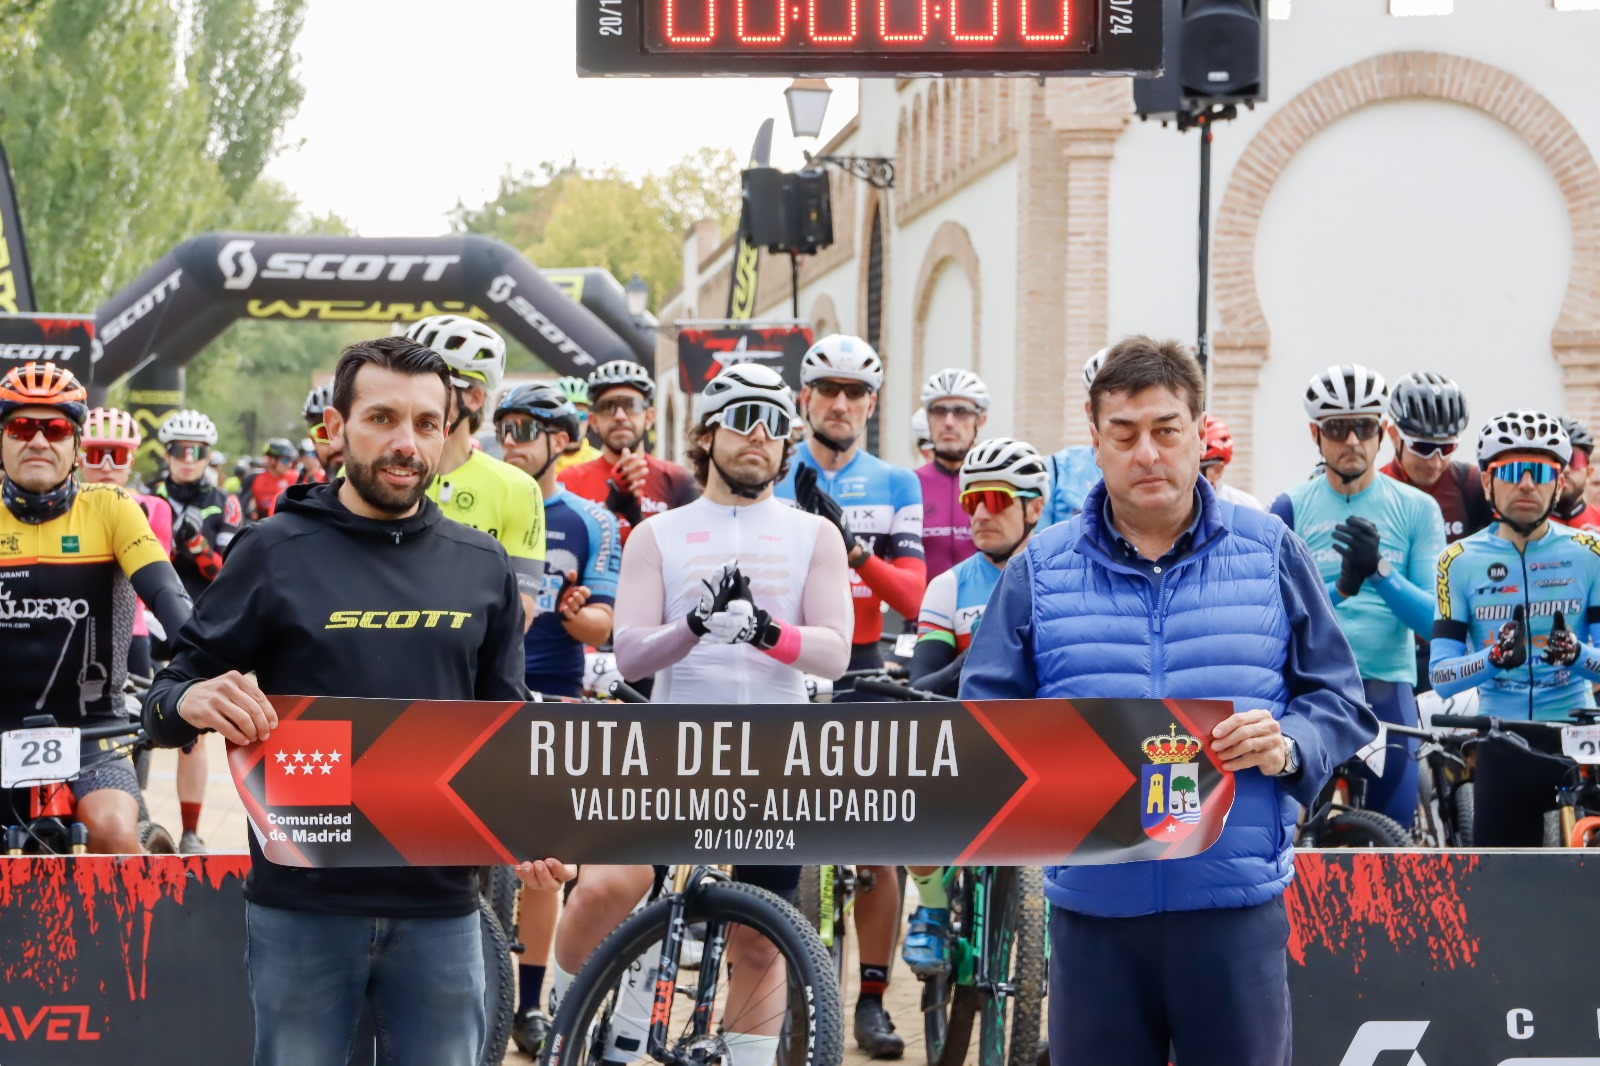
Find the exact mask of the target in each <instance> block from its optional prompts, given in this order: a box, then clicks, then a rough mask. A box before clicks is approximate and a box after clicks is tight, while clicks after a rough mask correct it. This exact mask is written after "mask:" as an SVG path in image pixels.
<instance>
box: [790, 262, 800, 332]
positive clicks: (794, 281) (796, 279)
mask: <svg viewBox="0 0 1600 1066" xmlns="http://www.w3.org/2000/svg"><path fill="white" fill-rule="evenodd" d="M789 307H790V309H791V311H792V312H793V315H792V317H793V318H794V320H795V321H797V322H798V321H799V320H800V257H799V256H798V255H795V254H794V253H793V252H790V253H789Z"/></svg>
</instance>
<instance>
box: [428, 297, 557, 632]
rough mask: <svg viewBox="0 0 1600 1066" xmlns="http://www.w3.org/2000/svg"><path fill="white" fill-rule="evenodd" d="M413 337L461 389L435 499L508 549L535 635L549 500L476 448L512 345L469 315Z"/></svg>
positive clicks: (431, 322) (436, 320) (443, 318)
mask: <svg viewBox="0 0 1600 1066" xmlns="http://www.w3.org/2000/svg"><path fill="white" fill-rule="evenodd" d="M406 336H408V337H410V338H411V339H412V340H414V341H416V342H417V343H418V344H425V345H427V346H428V347H429V348H432V349H433V350H434V351H436V352H438V353H439V354H440V355H442V356H444V361H445V363H446V364H448V365H449V367H450V374H451V381H452V382H453V383H454V385H455V390H454V391H455V395H454V396H453V397H451V411H450V426H449V433H448V435H447V436H446V438H445V442H444V454H443V455H442V456H441V457H440V459H439V473H438V475H437V476H436V477H435V478H434V479H433V482H432V483H431V484H430V485H429V486H428V498H429V499H430V500H433V501H434V502H435V503H437V504H438V505H439V509H440V510H441V511H443V512H444V515H445V517H446V518H453V519H455V520H456V521H457V522H460V523H461V524H462V525H466V526H471V527H472V528H473V529H476V530H479V531H480V532H483V533H487V534H489V535H490V536H491V537H493V538H494V539H496V540H498V541H499V542H500V544H501V546H502V547H504V548H505V550H506V555H508V556H509V557H510V560H511V569H512V571H513V572H514V573H515V574H516V575H517V591H518V593H519V594H520V595H521V599H522V627H523V629H527V628H528V626H530V625H532V624H533V615H534V602H535V598H536V597H537V596H538V595H539V589H540V586H541V584H542V583H543V581H544V498H543V497H542V496H541V495H540V493H539V483H538V482H537V481H535V480H533V478H531V477H529V476H528V475H527V474H525V473H523V472H522V471H521V470H518V469H517V468H516V467H514V466H512V465H511V464H509V463H503V462H501V461H500V460H499V459H495V458H493V457H492V456H488V455H485V454H483V452H481V451H478V450H476V449H474V448H473V447H472V435H473V434H474V433H476V432H477V431H478V428H479V427H480V426H482V425H483V412H484V409H485V407H486V405H487V404H488V402H489V396H490V395H491V394H493V393H494V392H495V390H497V389H498V388H499V387H500V382H501V379H502V378H504V377H505V371H506V342H505V341H503V340H501V339H500V335H499V334H498V333H496V332H495V331H494V330H492V329H490V328H489V327H488V326H485V325H483V324H482V323H481V322H475V321H473V320H472V319H470V318H465V317H463V316H461V315H434V316H432V317H430V318H424V319H422V320H421V321H420V322H417V323H416V324H415V325H413V326H412V327H411V329H410V330H409V331H407V333H406Z"/></svg>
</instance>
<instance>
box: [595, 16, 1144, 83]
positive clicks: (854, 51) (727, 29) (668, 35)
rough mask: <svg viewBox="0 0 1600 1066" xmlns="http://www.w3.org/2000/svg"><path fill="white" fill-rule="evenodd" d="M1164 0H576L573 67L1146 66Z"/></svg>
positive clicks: (997, 69)
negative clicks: (575, 42)
mask: <svg viewBox="0 0 1600 1066" xmlns="http://www.w3.org/2000/svg"><path fill="white" fill-rule="evenodd" d="M1160 68H1161V0H578V73H579V74H583V75H606V74H634V75H668V76H672V75H676V76H680V77H688V76H695V75H702V74H722V75H730V74H734V75H736V74H746V75H751V76H774V75H800V74H805V75H821V76H830V75H831V76H838V77H861V76H873V75H900V76H910V75H916V74H1152V73H1156V72H1158V71H1159V70H1160Z"/></svg>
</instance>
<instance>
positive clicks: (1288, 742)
mask: <svg viewBox="0 0 1600 1066" xmlns="http://www.w3.org/2000/svg"><path fill="white" fill-rule="evenodd" d="M1299 772H1300V745H1298V744H1296V743H1295V742H1294V737H1291V736H1289V735H1288V734H1287V733H1285V734H1284V736H1283V769H1282V770H1281V771H1280V772H1279V773H1278V774H1277V775H1275V776H1277V777H1293V776H1294V775H1295V774H1297V773H1299Z"/></svg>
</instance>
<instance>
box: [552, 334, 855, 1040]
mask: <svg viewBox="0 0 1600 1066" xmlns="http://www.w3.org/2000/svg"><path fill="white" fill-rule="evenodd" d="M696 415H697V417H696V420H695V424H694V428H693V429H692V430H691V431H690V447H689V459H690V462H691V464H692V466H693V467H694V471H695V477H696V479H697V480H698V481H699V483H700V484H701V486H702V487H703V488H704V495H702V496H701V497H700V498H699V499H697V500H695V501H694V502H692V503H689V504H686V505H684V506H683V507H679V508H677V509H675V510H671V511H663V512H660V513H657V514H654V515H651V516H649V517H648V518H646V519H645V520H644V521H643V522H642V523H640V524H639V525H638V526H637V527H635V529H634V531H633V535H632V536H631V537H630V538H629V539H628V543H627V545H626V546H625V547H624V549H623V553H622V576H621V578H620V580H619V582H618V588H617V610H616V630H615V638H614V643H615V647H616V654H617V668H618V669H619V670H621V672H622V674H623V676H624V677H625V678H627V679H629V680H637V679H639V678H642V677H647V676H650V675H654V676H655V689H654V692H653V693H652V700H653V701H654V702H656V703H702V704H703V703H706V702H717V700H718V698H720V700H721V701H722V702H727V703H736V704H751V703H755V704H762V703H804V702H805V701H806V688H805V683H804V677H803V674H804V673H812V674H816V675H818V676H821V677H826V678H830V679H831V678H837V677H838V676H839V675H841V674H843V673H844V671H845V669H846V667H847V666H848V664H849V659H850V635H851V628H852V624H853V623H852V607H851V600H850V580H849V568H848V564H847V562H846V555H845V547H844V538H843V537H842V536H841V535H840V534H839V532H838V529H837V528H836V527H835V526H834V524H833V523H831V522H828V521H826V520H824V519H822V518H818V517H817V516H815V515H812V514H808V513H806V512H804V511H799V510H796V509H795V508H792V507H789V506H787V505H785V504H783V503H780V502H779V501H778V500H776V499H774V498H773V485H774V483H775V482H776V481H777V480H778V479H779V478H780V477H782V476H783V474H784V472H785V470H786V469H787V468H788V465H789V458H790V456H791V455H792V453H793V451H794V444H793V443H792V436H791V431H792V429H793V427H794V425H795V423H796V422H797V421H798V415H797V413H796V411H795V406H794V399H793V397H792V396H791V395H790V393H789V390H788V388H787V387H786V386H785V385H784V384H783V379H782V377H781V376H779V374H778V373H777V372H776V371H774V370H772V369H770V368H768V367H764V366H759V365H754V364H736V365H734V366H731V367H729V368H727V369H726V370H724V371H722V373H720V374H718V375H717V376H716V377H715V378H714V379H712V381H711V382H710V383H709V384H707V386H706V391H705V392H704V393H703V394H702V395H701V396H700V397H699V399H698V401H697V403H696ZM734 872H735V876H736V877H738V878H739V879H740V880H743V881H747V882H751V883H754V884H758V885H761V886H762V887H764V888H768V889H771V890H772V891H775V892H777V893H779V894H780V895H786V896H789V897H790V898H791V899H792V897H793V894H794V890H795V888H796V887H797V886H798V883H799V868H798V867H795V866H776V867H762V866H757V867H750V866H746V867H739V868H736V869H735V871H734ZM653 876H654V872H653V871H652V869H651V868H650V867H648V866H596V865H589V866H585V867H583V869H582V871H581V873H580V876H579V881H578V887H577V888H576V889H575V890H574V891H573V893H572V896H571V898H570V899H569V900H568V901H567V907H566V910H565V911H564V913H563V914H562V917H561V924H560V926H559V927H558V928H557V930H556V943H555V957H554V960H553V961H554V963H555V965H554V967H553V968H552V981H551V985H552V994H551V1008H552V1010H554V1009H555V1008H556V1007H557V1005H558V1004H559V1000H560V997H561V995H563V994H564V993H565V991H566V987H567V985H568V984H569V983H570V982H571V980H572V973H573V972H575V971H576V970H577V969H578V968H579V967H580V966H581V965H582V964H583V962H584V960H585V959H586V958H588V956H589V955H590V953H592V952H593V951H594V949H595V948H596V947H597V946H598V945H599V943H600V941H601V940H602V939H603V938H604V937H605V935H606V934H607V933H609V932H610V931H611V930H613V929H615V928H616V927H617V926H618V925H619V924H621V922H622V921H623V920H624V919H625V918H626V917H627V915H628V912H629V910H630V908H632V907H634V906H635V905H636V904H638V903H639V901H640V899H641V897H642V896H645V895H646V893H648V892H649V890H650V887H651V884H652V880H653ZM728 950H729V965H730V969H731V970H732V973H733V977H732V980H731V983H730V987H729V994H728V995H729V998H728V1003H727V1005H726V1006H725V1007H724V1008H723V1010H722V1020H723V1025H724V1027H725V1030H726V1031H725V1033H724V1039H725V1041H726V1043H727V1045H728V1048H729V1053H730V1055H731V1058H732V1063H731V1066H770V1064H771V1062H772V1060H773V1056H774V1055H775V1053H776V1050H777V1045H778V1030H779V1027H780V1026H781V1024H782V1021H783V1019H782V1017H781V1016H780V1017H768V1015H769V1014H770V1013H771V1012H770V1011H766V1010H763V1011H761V1012H760V1013H759V1015H755V1016H754V1023H753V1024H748V1023H742V1019H741V1013H742V1012H743V1013H747V1012H746V1006H747V1005H752V1004H757V1003H760V1002H762V1000H763V999H765V998H767V997H769V996H774V995H777V996H780V998H781V989H782V987H783V982H784V978H785V971H784V967H783V964H782V960H781V958H780V956H779V955H778V954H777V951H776V949H775V948H773V946H772V945H771V943H770V942H769V941H766V940H764V939H761V938H759V937H757V936H755V935H752V934H750V933H749V932H748V931H746V930H743V929H740V930H738V931H737V932H735V934H734V935H733V936H732V937H731V938H730V940H729V945H728ZM640 1005H641V1006H644V1007H646V1010H644V1011H637V1012H630V1011H626V1010H623V1009H622V1008H620V1007H619V1009H618V1012H617V1014H616V1015H615V1016H613V1024H612V1035H611V1040H612V1041H614V1042H619V1043H618V1046H619V1047H621V1048H627V1047H629V1046H630V1044H629V1042H630V1041H633V1040H642V1039H643V1036H644V1033H645V1031H646V1029H647V1028H648V1025H649V1017H648V1013H647V1006H648V1005H647V1004H643V1003H642V1004H640ZM630 1014H635V1015H636V1016H629V1015H630ZM741 1024H748V1031H746V1030H744V1029H741V1028H740V1026H741ZM607 1057H608V1058H620V1059H627V1058H630V1057H632V1056H631V1055H629V1054H619V1055H611V1056H607Z"/></svg>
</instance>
